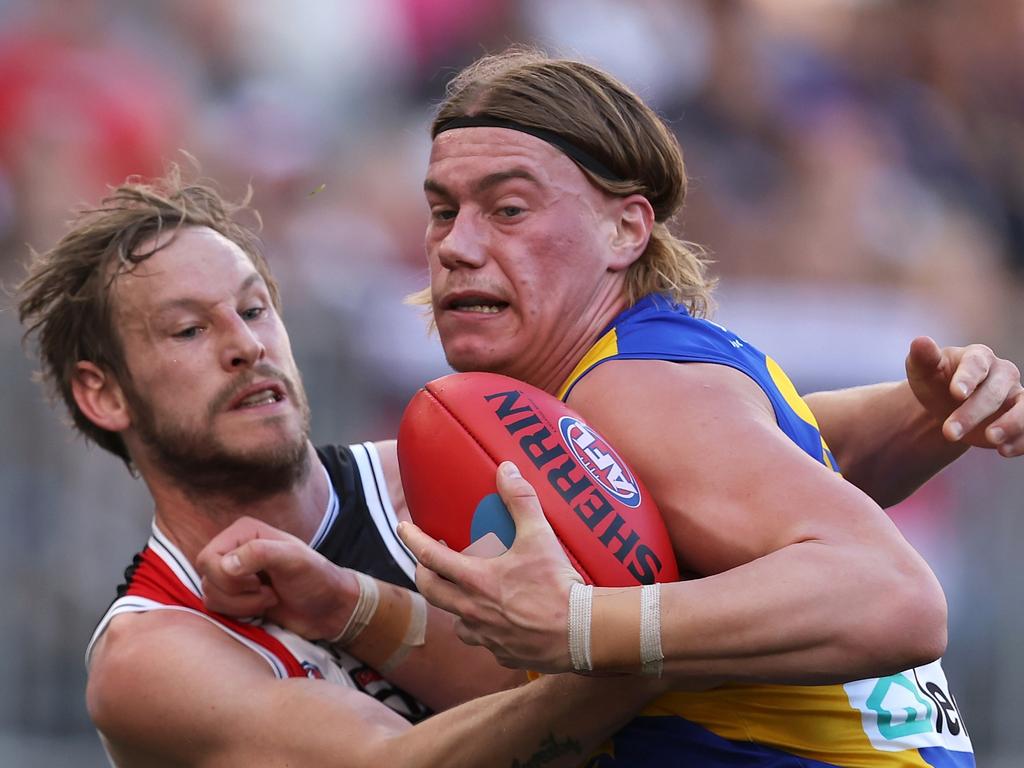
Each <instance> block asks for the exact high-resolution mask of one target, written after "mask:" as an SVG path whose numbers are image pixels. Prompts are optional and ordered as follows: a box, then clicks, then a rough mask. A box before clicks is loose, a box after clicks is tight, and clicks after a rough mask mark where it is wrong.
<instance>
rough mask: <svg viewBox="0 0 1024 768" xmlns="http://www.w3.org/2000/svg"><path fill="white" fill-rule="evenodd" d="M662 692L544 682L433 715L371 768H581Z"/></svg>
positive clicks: (642, 685) (626, 684)
mask: <svg viewBox="0 0 1024 768" xmlns="http://www.w3.org/2000/svg"><path fill="white" fill-rule="evenodd" d="M664 688H665V685H664V683H656V682H655V681H645V680H641V679H637V678H633V679H630V678H603V679H601V678H591V679H588V678H583V677H579V676H576V675H557V676H546V677H542V678H540V679H539V680H535V681H533V682H530V683H527V684H525V685H523V686H521V687H520V688H517V689H516V690H514V691H507V692H504V693H500V694H495V695H491V696H487V697H485V698H483V699H478V700H476V701H474V702H472V703H470V704H468V705H465V706H462V707H457V708H455V709H453V710H450V711H448V712H444V713H442V714H440V715H436V716H434V717H433V718H431V719H430V720H428V721H426V722H425V723H421V724H420V725H418V726H416V727H415V728H413V729H411V730H409V731H406V732H405V733H403V734H401V735H400V736H398V737H396V738H394V739H392V740H389V742H388V743H382V744H380V745H379V746H380V750H379V753H380V757H381V762H380V763H377V764H385V763H386V764H389V765H400V766H408V767H409V768H419V766H423V767H424V768H443V766H452V767H453V768H472V766H481V768H483V767H486V768H492V767H493V766H514V765H521V766H526V765H544V766H546V767H548V766H550V767H551V768H557V767H558V766H567V767H568V766H576V765H580V764H581V763H582V762H583V761H584V759H585V758H586V756H587V755H588V754H589V753H590V752H591V751H593V749H595V748H596V747H597V746H598V745H599V744H600V743H601V742H602V741H603V740H604V739H606V738H607V737H608V736H609V735H611V734H612V733H614V732H615V731H616V730H618V729H619V728H620V727H622V726H623V725H624V724H625V723H626V722H628V721H629V720H630V719H631V718H632V717H633V715H634V714H635V712H636V711H638V710H639V709H640V708H641V707H642V706H643V705H644V704H645V703H646V702H647V701H648V700H649V699H651V698H652V697H653V696H654V695H656V694H657V693H659V692H660V691H661V690H663V689H664ZM369 764H373V761H370V763H369Z"/></svg>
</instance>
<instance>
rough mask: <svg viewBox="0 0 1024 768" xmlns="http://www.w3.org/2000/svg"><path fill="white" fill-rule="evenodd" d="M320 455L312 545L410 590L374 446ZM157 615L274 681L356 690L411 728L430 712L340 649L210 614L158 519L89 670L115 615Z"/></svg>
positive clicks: (409, 566) (411, 574)
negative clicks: (199, 621)
mask: <svg viewBox="0 0 1024 768" xmlns="http://www.w3.org/2000/svg"><path fill="white" fill-rule="evenodd" d="M317 456H318V457H319V459H320V462H321V465H322V466H321V467H319V471H322V472H324V473H325V474H327V476H328V477H329V479H330V482H329V484H328V485H329V487H330V499H329V501H328V504H327V509H326V510H325V511H324V517H323V520H322V521H321V523H320V526H319V529H318V530H317V532H316V534H315V535H314V536H313V540H312V541H311V542H310V546H311V547H313V548H314V549H316V550H317V551H318V552H320V553H321V554H323V555H324V556H325V557H327V558H328V559H330V560H332V561H333V562H335V563H337V564H338V565H342V566H345V567H348V568H355V569H358V570H360V571H363V572H364V573H369V574H371V575H373V576H375V577H376V578H379V579H382V580H386V581H390V582H392V583H395V584H398V585H400V586H403V587H407V588H414V587H413V579H414V578H415V568H416V564H415V560H414V558H413V557H412V554H411V553H410V552H409V551H408V550H407V549H406V548H405V546H404V545H403V544H402V543H401V541H400V540H399V539H398V537H397V535H396V534H395V526H397V524H398V520H397V519H396V517H395V512H394V510H393V509H392V507H391V501H390V499H389V497H388V492H387V485H386V483H385V480H384V473H383V471H382V470H381V466H380V460H379V458H378V456H377V451H376V448H375V447H374V446H373V444H372V443H364V444H362V445H353V446H350V447H348V448H344V447H340V446H326V447H321V448H318V449H317ZM313 471H314V472H315V471H318V468H316V467H314V469H313ZM157 610H172V611H186V612H188V613H192V614H195V615H197V616H201V617H202V618H204V619H206V620H207V621H209V622H210V623H212V624H213V625H214V626H216V627H218V628H219V629H222V630H223V631H224V632H226V633H227V634H228V635H230V636H231V637H233V638H234V639H235V640H237V641H238V642H239V643H241V644H242V645H244V646H245V647H246V648H248V649H249V650H251V651H252V652H253V653H255V654H257V655H258V656H260V658H262V659H263V660H264V661H265V662H266V663H267V664H268V665H269V666H270V669H271V671H272V672H273V673H274V674H275V675H276V676H277V677H278V678H281V679H283V678H286V677H309V678H314V679H321V680H326V681H327V682H329V683H333V684H337V685H344V686H348V687H350V688H355V689H357V690H360V691H362V692H363V693H366V694H368V695H370V696H373V697H374V698H376V699H377V700H378V701H380V702H382V703H383V704H385V705H387V706H388V707H390V708H391V709H393V710H394V711H396V712H398V713H399V714H400V715H402V716H404V717H405V718H406V719H408V720H409V721H410V722H414V723H415V722H418V721H420V720H422V719H424V718H425V717H427V716H428V715H429V714H430V711H429V710H428V709H427V708H426V707H425V706H423V705H422V704H421V703H420V702H418V701H416V700H415V699H414V698H413V697H412V696H410V695H409V694H407V693H405V692H404V691H402V690H400V689H398V688H397V687H395V686H393V685H391V684H390V683H389V682H387V681H386V680H384V679H383V678H382V677H381V676H380V675H379V674H377V672H376V671H375V670H373V669H371V668H370V667H368V666H366V665H365V664H363V663H362V662H360V661H358V660H357V659H355V658H354V657H352V656H350V655H348V654H346V653H344V652H338V651H335V650H334V649H329V648H327V647H325V646H323V645H319V644H316V643H312V642H310V641H308V640H306V639H305V638H302V637H300V636H299V635H297V634H295V633H294V632H290V631H288V630H286V629H284V628H282V627H279V626H277V625H275V624H272V623H270V622H263V621H260V620H255V619H253V620H245V619H242V620H238V619H232V618H229V617H227V616H223V615H221V614H218V613H213V612H211V611H209V610H207V609H206V607H205V605H204V604H203V596H202V590H201V587H200V579H199V575H198V573H196V570H195V568H194V567H193V566H192V564H191V563H190V562H189V561H188V560H187V559H186V558H185V556H184V555H183V554H182V553H181V551H180V550H179V549H178V548H177V547H176V546H175V545H174V544H173V543H172V542H171V541H170V539H169V538H168V537H167V536H166V535H165V534H164V533H163V532H162V531H161V530H160V529H159V528H158V527H157V525H156V522H155V521H154V523H153V529H152V535H151V537H150V539H149V542H148V544H147V546H146V548H145V549H144V550H142V552H140V553H139V554H137V555H136V556H135V558H134V559H133V562H132V564H131V565H130V566H129V567H128V568H127V570H126V571H125V583H124V584H123V585H121V586H120V587H118V590H117V598H116V599H115V600H114V602H113V603H112V604H111V605H110V607H109V608H108V609H107V612H106V614H105V615H104V616H103V618H102V619H101V620H100V622H99V625H98V626H97V627H96V630H95V631H94V632H93V636H92V639H91V641H90V642H89V646H88V649H87V650H86V656H85V658H86V666H87V667H88V665H89V661H90V658H91V656H92V651H93V648H94V647H95V644H96V642H97V640H99V638H100V636H101V635H102V634H103V632H104V631H105V630H106V628H107V627H108V626H109V624H110V621H111V620H112V619H113V618H114V617H116V616H119V615H121V614H123V613H140V612H144V611H157Z"/></svg>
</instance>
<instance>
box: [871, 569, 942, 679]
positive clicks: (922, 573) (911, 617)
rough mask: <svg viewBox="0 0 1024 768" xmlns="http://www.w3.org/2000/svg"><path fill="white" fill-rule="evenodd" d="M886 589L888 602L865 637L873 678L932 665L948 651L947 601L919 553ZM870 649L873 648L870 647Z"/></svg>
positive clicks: (884, 602) (899, 571)
mask: <svg viewBox="0 0 1024 768" xmlns="http://www.w3.org/2000/svg"><path fill="white" fill-rule="evenodd" d="M914 559H915V560H916V562H915V563H912V564H910V565H909V567H908V565H904V566H903V567H900V568H898V569H896V572H895V573H894V575H893V576H892V577H891V580H889V581H888V584H887V586H886V599H885V600H883V601H881V606H880V608H881V610H879V611H878V612H877V614H876V618H875V621H873V622H871V629H870V631H868V632H866V633H864V634H863V635H862V640H861V650H862V651H863V652H865V653H866V654H867V655H868V656H869V657H872V658H871V661H870V663H871V666H872V667H874V668H875V669H876V670H878V671H875V672H872V673H871V675H870V676H872V677H875V676H884V675H889V674H896V673H897V672H902V671H903V670H907V669H911V668H913V667H919V666H922V665H924V664H929V663H931V662H933V661H935V660H936V659H938V658H941V657H942V655H943V654H944V653H945V652H946V642H947V639H948V625H947V621H948V616H947V607H946V598H945V595H944V594H943V592H942V587H941V586H939V582H938V580H937V579H936V578H935V575H934V574H933V573H932V572H931V569H930V568H928V566H927V565H925V563H924V562H923V561H922V560H920V558H918V557H917V556H916V554H915V556H914ZM868 646H870V647H868Z"/></svg>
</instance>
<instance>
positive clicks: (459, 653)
mask: <svg viewBox="0 0 1024 768" xmlns="http://www.w3.org/2000/svg"><path fill="white" fill-rule="evenodd" d="M454 622H455V617H454V616H452V615H451V614H450V613H448V612H446V611H443V610H441V609H440V608H435V607H434V606H432V605H431V606H428V607H427V628H426V642H425V643H424V644H423V645H422V646H418V647H415V648H412V649H411V650H410V651H409V654H408V656H406V658H405V659H404V660H403V661H402V662H401V663H399V664H397V665H396V666H394V668H392V669H390V670H388V671H387V674H386V677H387V679H388V680H389V681H391V682H392V683H394V684H395V685H397V686H399V687H400V688H402V689H403V690H405V691H407V692H409V693H411V694H412V695H414V696H416V698H418V699H419V700H420V701H422V702H423V703H424V704H426V705H427V706H429V707H430V708H431V709H433V710H435V711H441V710H445V709H448V708H449V707H453V706H456V705H457V704H461V703H463V702H466V701H470V700H472V699H475V698H477V697H479V696H484V695H486V694H489V693H494V692H496V691H500V690H506V689H508V688H513V687H515V686H516V685H519V684H521V683H523V682H525V680H526V676H525V673H524V672H523V671H521V670H513V669H507V668H505V667H502V666H501V665H500V664H498V662H497V661H495V659H494V656H493V655H492V654H491V653H490V652H488V651H487V650H486V649H485V648H480V647H476V646H468V645H466V644H465V643H463V642H462V641H461V640H459V638H458V637H457V636H456V635H455V630H454V626H453V625H454ZM346 650H347V652H349V653H351V654H352V655H353V656H355V657H356V658H357V659H359V660H360V661H363V662H364V663H366V664H369V665H370V666H371V667H375V668H376V667H380V666H382V665H383V662H384V661H385V658H384V655H383V654H382V652H381V651H382V643H381V641H380V633H379V632H375V631H374V628H373V626H372V625H371V626H370V627H367V632H365V633H364V635H363V636H360V638H359V639H357V640H356V641H354V642H353V643H352V644H351V645H350V646H349V647H348V648H346Z"/></svg>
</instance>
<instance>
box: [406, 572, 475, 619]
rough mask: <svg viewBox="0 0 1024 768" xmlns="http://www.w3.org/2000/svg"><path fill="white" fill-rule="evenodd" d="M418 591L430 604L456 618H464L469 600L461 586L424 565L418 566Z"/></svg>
mask: <svg viewBox="0 0 1024 768" xmlns="http://www.w3.org/2000/svg"><path fill="white" fill-rule="evenodd" d="M416 589H417V590H418V591H419V593H420V594H421V595H423V597H424V598H425V599H426V601H427V602H428V603H430V604H431V605H434V606H437V607H438V608H440V609H442V610H444V611H448V613H453V614H455V615H456V616H462V615H463V614H464V613H465V611H466V608H467V607H468V606H467V604H468V601H469V598H467V597H466V595H465V593H464V592H463V589H462V587H461V586H459V585H458V584H453V583H452V582H450V581H448V580H447V579H443V578H441V577H440V576H438V575H437V574H436V573H434V572H433V571H431V570H430V569H428V568H426V567H425V566H424V565H423V564H422V563H421V564H420V565H418V566H416Z"/></svg>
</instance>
